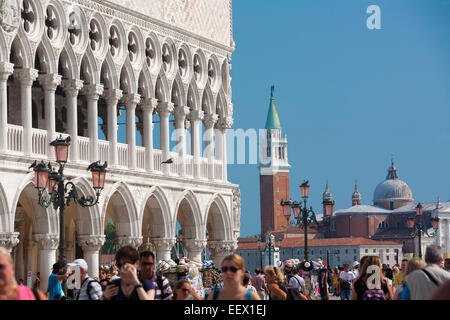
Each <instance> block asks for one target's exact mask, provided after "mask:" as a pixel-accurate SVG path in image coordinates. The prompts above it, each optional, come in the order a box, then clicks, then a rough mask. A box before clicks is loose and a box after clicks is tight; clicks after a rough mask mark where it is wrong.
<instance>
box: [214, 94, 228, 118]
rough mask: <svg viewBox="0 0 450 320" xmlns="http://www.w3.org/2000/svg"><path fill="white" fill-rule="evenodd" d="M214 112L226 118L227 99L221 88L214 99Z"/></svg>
mask: <svg viewBox="0 0 450 320" xmlns="http://www.w3.org/2000/svg"><path fill="white" fill-rule="evenodd" d="M216 113H217V114H218V115H219V117H220V118H226V117H227V116H228V108H227V100H226V98H225V94H224V92H223V88H221V89H220V90H219V94H218V95H217V99H216Z"/></svg>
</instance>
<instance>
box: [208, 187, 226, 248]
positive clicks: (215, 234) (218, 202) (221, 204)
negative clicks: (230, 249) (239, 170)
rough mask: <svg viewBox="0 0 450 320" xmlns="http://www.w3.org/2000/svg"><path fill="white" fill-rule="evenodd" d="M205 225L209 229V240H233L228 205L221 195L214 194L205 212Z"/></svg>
mask: <svg viewBox="0 0 450 320" xmlns="http://www.w3.org/2000/svg"><path fill="white" fill-rule="evenodd" d="M204 217H205V220H204V225H205V226H206V227H207V228H208V232H209V234H208V235H209V239H208V240H232V239H233V235H232V234H231V230H232V223H231V220H230V214H229V210H228V207H227V204H226V202H225V200H224V198H223V197H222V195H221V194H217V193H216V194H214V195H213V196H212V197H211V199H210V201H209V203H208V205H207V206H206V211H205V215H204Z"/></svg>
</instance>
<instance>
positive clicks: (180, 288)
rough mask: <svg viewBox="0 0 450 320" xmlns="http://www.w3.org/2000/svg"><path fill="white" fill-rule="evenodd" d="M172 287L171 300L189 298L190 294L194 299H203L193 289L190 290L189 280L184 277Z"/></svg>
mask: <svg viewBox="0 0 450 320" xmlns="http://www.w3.org/2000/svg"><path fill="white" fill-rule="evenodd" d="M173 289H174V292H173V297H172V299H171V300H189V296H190V295H192V297H193V298H194V300H203V299H202V298H200V297H199V296H198V295H197V293H196V292H195V290H192V288H191V285H190V283H189V281H187V280H186V279H183V280H180V281H178V282H177V283H176V284H175V286H174V287H173Z"/></svg>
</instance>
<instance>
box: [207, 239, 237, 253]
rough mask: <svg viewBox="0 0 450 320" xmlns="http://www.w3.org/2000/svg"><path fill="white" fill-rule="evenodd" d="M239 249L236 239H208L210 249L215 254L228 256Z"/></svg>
mask: <svg viewBox="0 0 450 320" xmlns="http://www.w3.org/2000/svg"><path fill="white" fill-rule="evenodd" d="M236 249H237V241H236V240H212V241H208V250H209V251H210V252H211V253H212V254H213V256H226V255H228V254H231V253H233V252H234V250H236Z"/></svg>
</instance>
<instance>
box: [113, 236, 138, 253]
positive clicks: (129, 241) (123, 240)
mask: <svg viewBox="0 0 450 320" xmlns="http://www.w3.org/2000/svg"><path fill="white" fill-rule="evenodd" d="M116 242H117V244H118V245H119V247H121V248H122V247H125V246H132V247H133V248H135V249H136V250H137V249H139V247H140V246H141V244H142V237H134V236H118V237H116Z"/></svg>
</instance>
